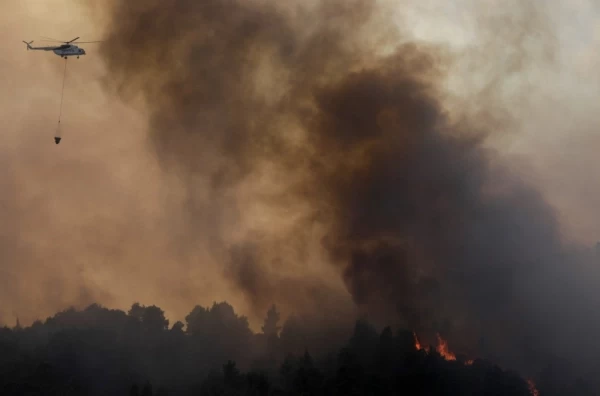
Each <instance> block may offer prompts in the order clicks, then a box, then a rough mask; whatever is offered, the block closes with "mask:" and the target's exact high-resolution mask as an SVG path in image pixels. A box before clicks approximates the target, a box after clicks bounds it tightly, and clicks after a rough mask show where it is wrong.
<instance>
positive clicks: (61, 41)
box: [41, 36, 65, 43]
mask: <svg viewBox="0 0 600 396" xmlns="http://www.w3.org/2000/svg"><path fill="white" fill-rule="evenodd" d="M41 38H43V39H46V40H43V41H48V40H50V41H56V42H58V43H64V42H65V41H64V40H57V39H55V38H52V37H46V36H41Z"/></svg>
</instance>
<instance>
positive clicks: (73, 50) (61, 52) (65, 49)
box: [52, 45, 85, 58]
mask: <svg viewBox="0 0 600 396" xmlns="http://www.w3.org/2000/svg"><path fill="white" fill-rule="evenodd" d="M52 52H54V53H55V54H56V55H58V56H60V57H61V58H66V57H67V56H82V55H85V50H84V49H83V48H79V47H78V46H76V45H61V46H60V47H57V48H55V49H54V50H52Z"/></svg>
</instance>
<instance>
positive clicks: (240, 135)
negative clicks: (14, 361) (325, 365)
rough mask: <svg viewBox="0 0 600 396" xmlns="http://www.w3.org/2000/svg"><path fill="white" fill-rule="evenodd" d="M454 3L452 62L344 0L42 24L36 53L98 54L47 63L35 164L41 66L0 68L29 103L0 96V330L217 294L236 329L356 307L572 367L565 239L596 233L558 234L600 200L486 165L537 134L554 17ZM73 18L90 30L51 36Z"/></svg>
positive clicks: (408, 20)
mask: <svg viewBox="0 0 600 396" xmlns="http://www.w3.org/2000/svg"><path fill="white" fill-rule="evenodd" d="M487 3H490V4H487ZM492 3H495V2H486V7H487V8H489V7H498V6H497V5H496V6H493V4H492ZM9 4H12V5H7V6H6V7H7V8H10V9H11V10H10V11H12V12H22V13H24V14H23V15H22V18H30V19H34V20H35V17H34V16H32V15H39V16H38V17H37V18H38V19H39V20H43V21H45V18H42V17H41V15H44V12H48V10H39V9H38V10H37V11H35V7H34V8H29V9H27V12H28V13H29V14H27V12H26V11H25V9H26V8H25V7H24V6H22V4H24V3H17V2H12V3H9ZM17 4H20V5H17ZM55 5H58V2H56V4H55ZM488 6H489V7H488ZM38 7H39V6H38ZM464 7H465V8H464V9H463V11H464V12H463V13H462V14H461V13H460V12H457V13H456V15H457V17H459V16H461V17H462V18H465V19H463V22H464V25H465V26H466V27H467V28H465V31H469V28H470V29H471V31H470V32H469V34H468V35H469V36H470V40H471V42H470V43H469V44H462V45H457V46H455V47H453V46H450V45H447V44H446V43H442V44H439V43H436V42H433V41H428V40H426V39H425V38H423V37H421V36H423V35H425V34H424V33H423V32H422V31H421V30H422V26H421V27H419V26H416V27H415V28H414V29H412V27H413V26H412V25H413V24H414V23H413V21H414V20H415V18H417V19H421V18H425V19H426V18H427V16H428V15H430V16H431V19H432V21H433V22H432V24H433V25H434V26H435V27H439V30H440V31H445V29H449V28H448V27H447V26H448V25H444V24H443V23H440V24H439V25H438V24H437V23H436V17H435V14H431V13H429V14H428V12H431V11H432V10H426V9H418V8H415V7H409V6H408V5H404V4H402V3H398V2H394V3H392V2H389V3H385V2H375V1H366V0H365V1H320V2H319V1H315V2H305V1H302V2H286V3H285V5H284V6H281V5H278V4H276V3H275V2H270V1H241V0H240V1H234V0H231V1H217V0H208V1H203V2H190V1H183V0H182V1H170V2H164V1H155V0H153V1H131V0H128V1H125V0H122V1H118V0H113V1H110V2H106V3H102V4H101V5H96V6H94V7H86V6H82V7H81V8H77V7H75V8H72V10H73V11H72V14H70V15H69V16H67V15H63V16H62V18H64V20H62V21H61V20H59V21H57V22H54V23H55V24H56V25H55V26H52V25H51V24H50V23H49V22H45V23H48V25H47V26H45V29H46V28H47V29H48V30H50V31H52V33H48V31H44V32H40V33H39V35H50V36H59V37H57V38H61V39H62V38H63V36H64V39H65V40H69V39H70V38H69V36H73V37H75V36H81V37H82V40H84V41H87V40H94V39H99V38H100V37H90V36H93V35H96V36H97V35H99V34H101V33H102V34H104V37H102V39H103V40H105V41H104V43H103V44H102V45H100V46H98V47H94V48H93V49H90V50H87V52H88V56H86V57H84V58H85V59H80V60H69V61H68V62H69V69H68V73H70V74H68V80H67V90H66V92H67V93H66V95H67V96H66V97H65V107H64V108H65V112H64V114H65V115H64V120H65V121H64V128H65V129H64V133H63V138H64V141H63V143H61V145H60V146H58V147H55V146H54V145H53V143H52V141H51V138H52V136H51V135H52V133H53V128H54V125H53V124H52V123H51V122H49V121H48V120H53V119H54V114H55V113H54V112H55V111H58V102H57V100H58V99H59V98H58V92H59V88H60V77H59V76H60V75H61V73H62V65H63V64H62V62H63V61H60V59H59V58H58V57H56V56H54V55H52V54H47V53H43V54H40V53H27V54H26V56H27V58H26V57H25V55H20V54H19V55H16V54H15V55H13V57H16V56H19V57H22V59H23V60H20V61H19V62H20V63H19V64H17V63H9V64H7V65H6V66H2V67H3V68H6V70H3V75H4V76H6V75H9V74H11V73H12V74H13V75H19V76H20V77H19V78H15V79H11V80H10V81H8V80H7V81H3V84H6V86H7V87H11V86H12V87H13V89H15V90H18V91H20V92H21V93H20V94H19V95H20V96H26V95H27V96H28V99H27V101H26V102H23V101H22V102H18V103H16V102H14V101H13V100H12V98H9V97H6V98H5V99H4V101H5V102H6V106H5V107H4V109H3V115H4V118H5V119H12V120H15V118H14V117H11V118H9V117H8V115H9V114H18V115H19V116H20V117H21V118H20V119H19V122H18V125H12V126H11V123H10V122H7V124H6V128H7V129H9V128H11V129H15V131H17V132H15V133H11V134H9V137H8V139H9V140H8V143H7V146H6V147H7V148H5V149H3V150H2V163H3V164H6V166H5V167H3V170H2V174H1V175H0V180H1V181H2V186H3V191H4V193H3V196H2V200H3V204H4V206H5V209H4V210H5V213H6V220H5V222H4V223H3V224H4V225H5V228H4V229H3V230H2V233H1V234H2V235H3V240H2V246H3V247H4V246H6V249H3V250H2V254H3V256H4V257H2V262H3V263H6V264H3V266H6V268H2V269H3V270H4V271H5V272H6V273H7V274H10V276H7V277H3V280H2V282H3V283H6V288H5V287H2V288H1V291H0V293H2V294H1V295H2V297H3V300H4V301H13V302H11V303H7V304H6V305H5V306H4V307H3V309H2V316H0V320H3V321H5V322H10V321H11V320H12V316H11V315H12V311H11V310H17V309H18V311H19V315H21V316H23V315H25V316H26V318H27V319H28V320H32V319H33V318H35V317H36V316H39V315H47V314H49V313H50V312H52V310H56V309H59V308H62V306H64V305H68V304H77V305H80V306H83V305H86V304H88V303H90V302H101V303H103V304H117V305H120V306H128V305H130V304H131V302H133V301H140V302H142V303H144V302H145V301H149V302H150V303H155V302H156V299H157V298H158V299H160V300H164V301H165V303H164V304H163V303H160V306H161V307H163V308H165V309H166V311H167V313H168V314H169V316H174V317H179V316H181V315H184V314H185V313H186V310H187V309H189V305H190V303H192V304H195V303H202V304H208V303H209V302H211V301H212V300H217V301H218V300H223V299H226V300H227V301H230V302H232V304H233V305H234V306H236V308H237V309H239V310H240V311H242V312H248V313H249V314H250V315H251V319H252V317H254V318H260V317H261V316H262V315H263V314H264V312H265V311H266V309H267V307H268V306H269V305H270V304H271V303H272V302H276V303H277V304H278V305H279V306H280V307H281V309H282V311H283V312H286V313H289V312H292V311H294V312H312V313H314V312H318V313H319V314H320V315H321V316H323V317H329V320H335V315H334V314H332V312H335V313H336V314H337V315H339V316H340V317H349V316H351V315H353V314H354V313H355V312H354V311H355V310H356V311H357V312H356V313H366V314H368V315H369V316H371V317H373V318H376V320H377V321H379V323H381V324H387V323H389V322H392V323H394V324H401V325H404V326H408V327H409V328H414V329H416V330H417V331H419V332H420V333H422V334H423V337H425V339H427V338H429V339H430V340H431V341H430V342H433V335H434V333H435V332H441V333H442V334H443V335H444V337H445V338H447V339H448V340H449V342H450V345H453V349H457V350H462V351H464V352H466V353H469V354H474V355H485V356H488V357H493V358H494V359H496V361H498V363H501V364H507V365H511V366H518V367H519V368H523V369H531V368H537V367H538V365H539V364H541V363H542V362H544V361H545V360H546V359H548V358H549V357H550V356H551V355H553V354H559V355H566V356H570V355H571V351H573V350H574V349H576V350H577V354H578V355H579V354H581V353H586V354H589V356H580V358H583V359H585V358H588V359H592V358H593V356H594V355H595V354H596V353H597V351H598V345H597V343H594V342H592V341H593V340H592V339H590V338H588V337H586V336H583V335H582V332H585V333H587V334H594V333H595V331H596V330H598V325H599V324H598V322H597V320H596V319H595V316H594V312H595V309H596V307H597V306H598V302H599V301H598V296H597V293H596V292H595V289H594V287H595V286H596V285H597V284H598V282H597V272H596V271H595V270H592V269H590V264H591V260H592V257H591V256H590V254H589V252H588V251H587V250H586V249H585V248H584V247H583V246H584V245H579V243H586V244H589V243H591V241H590V239H588V238H592V240H593V238H596V237H594V236H590V235H591V234H593V233H594V232H596V235H597V234H598V223H597V221H595V220H589V222H588V223H586V224H587V225H586V226H585V227H583V228H577V227H575V228H573V227H572V226H570V225H569V224H570V223H572V222H574V221H573V220H568V221H564V220H563V219H564V217H569V218H570V219H575V218H586V219H587V218H589V217H592V216H589V213H588V214H584V215H582V214H581V212H582V211H583V209H580V208H587V209H590V208H594V206H593V205H594V203H595V202H596V201H594V198H593V197H596V199H597V197H598V196H600V195H598V192H597V191H595V190H597V189H594V188H592V187H588V188H590V190H592V189H593V191H589V194H588V193H587V192H586V194H588V195H587V196H588V198H586V200H585V201H579V202H589V203H588V204H585V205H579V206H578V205H570V204H567V202H568V203H571V202H576V201H574V198H572V197H571V198H570V197H569V196H568V193H564V192H563V193H562V195H561V194H558V195H555V196H558V198H557V199H556V200H555V201H550V199H549V198H546V195H547V194H545V192H552V191H553V190H554V189H556V187H554V186H555V185H556V183H557V182H556V180H559V179H553V180H554V181H550V182H546V183H541V182H540V180H536V179H539V178H540V176H539V175H549V174H551V173H552V171H548V172H547V173H544V172H543V167H548V169H550V170H552V169H556V168H560V169H563V171H564V172H565V173H568V174H572V175H573V178H572V179H573V180H571V181H569V183H572V184H571V185H572V186H574V188H573V190H577V188H576V187H577V186H578V184H577V183H578V182H577V180H581V179H578V178H577V177H575V176H576V175H577V174H579V173H577V172H575V171H571V170H570V169H572V168H569V169H567V170H564V169H566V168H564V167H562V166H561V164H564V163H561V162H560V161H558V160H556V159H555V158H550V157H549V154H548V153H550V152H551V149H546V150H542V153H541V154H536V155H534V156H532V157H531V158H530V159H529V160H528V161H523V162H519V161H515V160H513V159H512V157H509V156H508V155H507V154H506V152H507V151H510V149H512V150H513V151H514V152H516V153H519V150H518V148H517V149H515V148H514V147H512V148H509V149H507V146H509V145H510V144H512V143H507V142H523V141H525V142H527V141H528V139H529V141H530V139H533V138H532V137H531V136H533V135H531V133H529V134H528V133H526V132H524V131H525V130H528V128H530V129H537V128H539V127H540V126H543V125H544V122H542V121H539V122H537V121H536V122H533V121H531V120H530V118H533V117H534V116H537V117H538V118H543V117H545V116H546V114H547V113H549V110H548V109H546V108H544V109H542V108H541V107H542V106H541V105H540V104H539V103H538V102H536V100H538V99H540V98H542V97H544V95H547V94H548V92H549V91H551V90H552V89H554V90H555V91H554V92H555V93H560V90H559V89H558V88H548V87H546V86H541V85H539V82H540V80H543V79H544V78H545V77H546V76H548V75H552V73H553V72H554V71H555V70H557V69H559V68H560V62H559V61H558V60H557V58H558V48H559V42H558V38H557V34H556V32H555V30H554V29H553V24H554V23H555V18H556V12H555V11H556V10H555V9H553V10H551V11H548V14H544V13H543V11H542V10H541V9H539V8H537V7H535V2H533V1H531V2H516V1H515V2H512V3H511V4H505V3H503V6H502V7H503V8H502V10H503V12H501V13H498V14H495V15H494V16H491V15H488V14H486V13H485V11H484V9H485V8H484V6H482V5H479V6H473V5H470V4H468V3H467V2H465V4H464ZM438 12H440V11H438ZM32 13H33V14H32ZM36 13H37V14H36ZM6 15H8V13H7V14H6ZM19 15H21V14H19ZM75 15H77V16H78V17H79V18H86V17H90V18H93V19H94V20H95V21H96V23H97V26H95V27H94V28H89V29H92V30H88V31H87V32H80V31H77V32H76V33H75V34H73V33H72V31H71V29H69V31H68V32H65V31H64V30H62V31H60V29H64V28H62V27H61V28H59V27H58V26H61V23H64V22H65V20H68V18H73V17H74V16H75ZM2 18H8V16H7V17H2ZM553 18H554V19H553ZM474 21H478V24H475V23H474ZM446 23H447V22H446ZM32 24H33V23H32ZM3 26H5V27H4V28H3V29H5V30H6V32H5V33H6V34H5V37H9V38H11V39H12V38H14V40H13V41H15V42H20V40H21V39H29V40H31V39H37V37H30V35H31V34H32V32H31V30H32V29H31V28H30V29H29V30H28V31H27V32H24V31H25V30H26V29H25V27H23V26H20V27H16V26H12V25H11V24H6V25H3ZM83 26H85V24H84V25H83ZM432 29H433V28H432ZM17 32H18V33H19V35H22V36H23V37H17V34H16V33H17ZM55 32H56V33H55ZM84 33H85V35H84ZM420 33H423V34H422V35H421V34H420ZM65 34H66V35H65ZM17 40H18V41H17ZM473 40H474V41H473ZM23 46H24V45H23ZM86 48H87V47H86ZM90 55H91V56H90ZM98 58H101V59H102V60H103V61H104V63H105V65H100V62H98ZM31 59H35V60H31ZM40 68H41V69H42V70H41V71H40ZM90 74H94V76H95V80H94V81H100V84H101V85H100V84H97V83H96V82H94V84H88V83H87V81H88V79H89V78H91V77H90ZM27 75H28V76H29V77H28V78H27V80H25V76H27ZM100 76H102V77H100ZM16 81H18V83H17V82H16ZM25 81H26V83H25ZM48 81H52V83H49V82H48ZM17 84H18V85H17ZM42 84H43V86H45V87H48V91H40V90H38V89H37V88H36V87H39V86H41V85H42ZM101 87H102V88H104V90H102V89H101ZM557 87H558V83H557ZM26 89H27V90H26ZM25 90H26V91H25ZM54 92H56V98H55V96H54V95H55V94H54ZM116 96H118V97H119V98H120V99H121V100H120V101H116V100H114V98H115V97H116ZM50 98H52V99H50ZM50 103H51V104H50ZM123 103H124V104H125V105H124V104H123ZM547 103H548V101H545V102H544V104H547ZM54 104H56V106H54ZM573 106H574V105H573ZM556 108H558V106H557V107H556ZM567 109H570V107H569V108H567ZM565 111H566V110H565ZM579 111H580V112H583V110H579ZM32 112H33V113H34V114H33V115H31V116H29V115H30V114H32ZM56 114H57V113H56ZM568 114H571V115H572V116H573V117H575V116H576V115H577V113H575V112H569V113H568ZM552 117H553V116H551V117H550V118H552ZM592 118H593V117H592V116H588V115H586V116H585V117H582V118H579V119H581V120H582V122H584V123H585V125H586V127H585V128H587V129H593V128H594V126H595V123H594V122H593V119H592ZM13 122H14V123H15V124H17V123H16V121H13ZM548 123H549V122H548ZM587 125H589V126H587ZM568 127H569V128H570V127H572V126H568ZM548 130H557V129H556V127H555V126H552V128H550V125H549V126H548ZM520 139H521V140H520ZM587 139H590V141H593V139H594V137H593V136H592V137H588V138H587ZM546 144H548V143H540V147H545V145H546ZM531 145H532V147H537V142H536V143H535V144H531ZM498 147H500V148H501V149H503V150H498ZM571 150H572V151H573V152H575V153H579V152H580V150H579V148H577V147H574V148H572V149H571ZM592 157H593V156H592V155H591V154H590V155H584V156H583V157H582V158H587V159H590V158H592ZM581 161H582V162H583V159H582V160H581ZM581 166H582V167H583V169H588V166H587V165H586V164H582V165H581ZM540 167H542V172H541V173H540V172H538V173H536V171H537V169H540ZM530 169H531V170H530ZM578 172H579V171H578ZM581 172H583V171H581ZM591 173H593V172H587V175H585V176H586V177H589V178H592V177H593V176H589V174H591ZM23 180H25V182H23ZM592 182H593V180H590V181H589V182H588V183H587V184H586V185H591V184H592ZM539 185H542V187H539ZM590 196H591V197H592V198H589V197H590ZM588 200H589V201H588ZM561 202H562V203H563V205H564V206H563V207H571V206H573V209H572V210H571V211H570V212H565V211H562V212H560V213H559V212H558V210H557V209H556V203H561ZM562 224H567V225H569V226H570V227H571V228H564V227H562ZM571 230H573V232H567V231H571ZM582 230H583V231H585V235H586V238H583V237H581V233H583V231H582ZM564 234H568V235H567V237H565V235H564ZM573 241H575V242H573ZM9 279H10V280H9ZM3 286H4V285H3ZM173 321H174V320H173ZM582 350H583V352H582ZM584 361H585V360H584Z"/></svg>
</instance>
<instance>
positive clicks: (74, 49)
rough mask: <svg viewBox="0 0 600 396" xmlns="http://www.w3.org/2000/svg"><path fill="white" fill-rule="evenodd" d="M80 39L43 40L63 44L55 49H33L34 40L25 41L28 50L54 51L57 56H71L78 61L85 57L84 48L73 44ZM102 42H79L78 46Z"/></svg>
mask: <svg viewBox="0 0 600 396" xmlns="http://www.w3.org/2000/svg"><path fill="white" fill-rule="evenodd" d="M77 39H79V37H75V38H74V39H73V40H71V41H59V40H54V39H52V40H42V41H54V42H57V43H62V45H59V46H54V47H32V46H31V43H33V40H32V41H30V42H27V41H23V42H24V43H25V44H27V50H28V51H29V50H32V51H52V52H54V53H55V54H56V55H58V56H60V57H61V58H65V59H67V57H69V56H77V59H79V57H80V56H82V55H85V54H86V53H85V50H84V49H83V48H79V47H78V46H76V45H75V44H73V43H74V42H75V40H77ZM99 42H100V41H81V42H77V44H87V43H99Z"/></svg>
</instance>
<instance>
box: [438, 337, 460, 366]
mask: <svg viewBox="0 0 600 396" xmlns="http://www.w3.org/2000/svg"><path fill="white" fill-rule="evenodd" d="M436 336H437V341H438V346H437V348H436V350H437V351H438V353H439V354H440V355H442V357H443V358H444V359H446V360H456V356H455V355H454V354H453V353H452V352H450V350H449V349H448V342H447V341H446V340H444V339H443V338H442V337H441V336H440V335H439V334H436Z"/></svg>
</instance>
